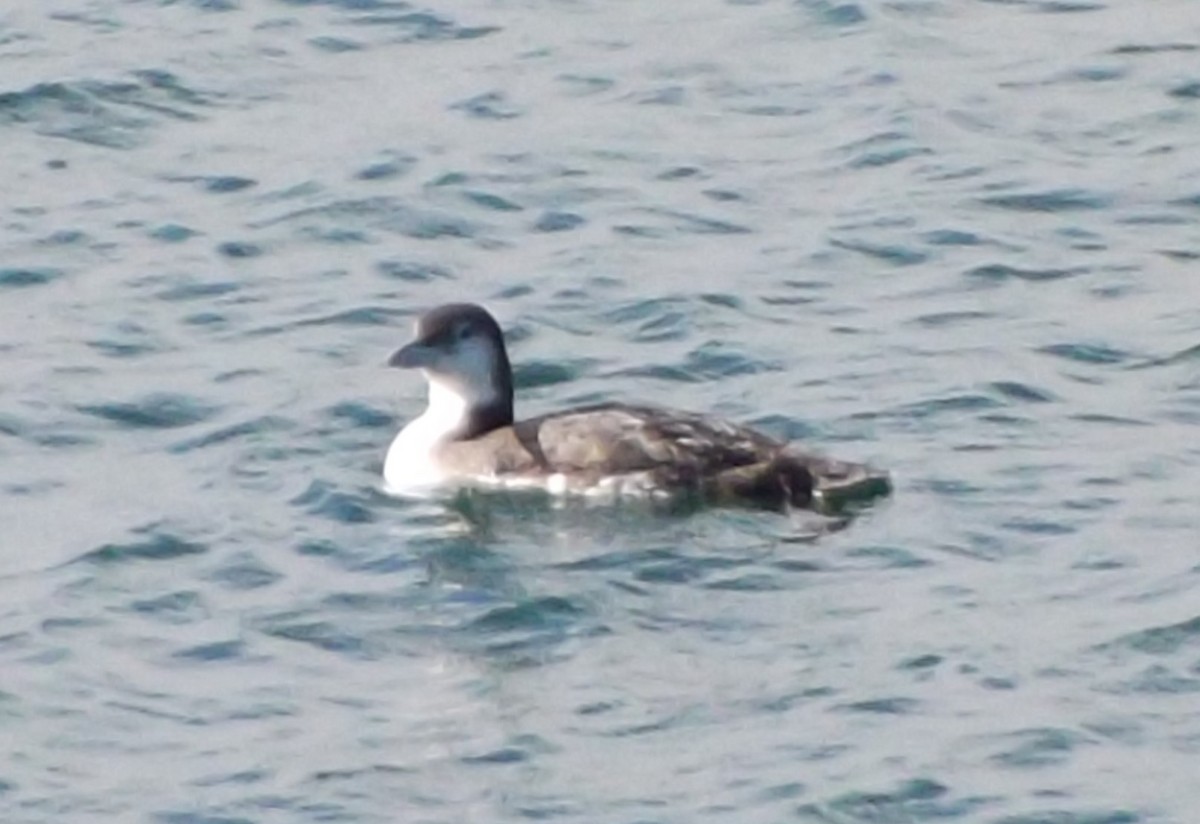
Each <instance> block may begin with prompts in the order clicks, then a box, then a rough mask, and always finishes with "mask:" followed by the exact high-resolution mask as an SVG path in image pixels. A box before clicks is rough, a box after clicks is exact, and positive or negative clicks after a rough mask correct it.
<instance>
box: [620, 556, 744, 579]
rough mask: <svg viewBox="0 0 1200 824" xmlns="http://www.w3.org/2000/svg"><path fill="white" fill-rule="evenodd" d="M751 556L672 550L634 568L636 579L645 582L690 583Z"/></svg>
mask: <svg viewBox="0 0 1200 824" xmlns="http://www.w3.org/2000/svg"><path fill="white" fill-rule="evenodd" d="M750 561H751V559H750V558H728V557H722V556H719V555H704V556H700V555H683V554H679V553H676V552H671V553H669V554H667V555H666V556H663V557H660V558H656V559H654V560H647V561H644V562H643V563H641V564H639V565H638V566H637V567H634V568H633V569H632V571H633V577H634V580H637V581H640V582H641V583H644V584H690V583H693V582H696V581H700V580H703V579H704V578H707V577H708V576H709V575H711V574H712V573H713V572H719V571H724V570H729V569H734V568H736V567H740V566H744V565H746V564H748V563H750Z"/></svg>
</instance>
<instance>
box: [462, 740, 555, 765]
mask: <svg viewBox="0 0 1200 824" xmlns="http://www.w3.org/2000/svg"><path fill="white" fill-rule="evenodd" d="M556 751H557V748H556V747H554V746H551V744H550V743H549V742H548V741H546V740H545V739H544V738H542V737H540V736H537V735H517V736H513V738H512V740H511V741H510V742H509V743H508V744H506V745H505V746H503V747H499V748H498V749H494V750H489V751H488V752H485V753H481V754H480V755H466V756H462V757H461V758H460V759H459V760H460V761H461V762H462V763H463V764H467V765H470V766H490V765H503V764H521V763H524V762H526V761H530V760H531V759H533V758H534V757H535V756H537V755H545V754H549V753H553V752H556Z"/></svg>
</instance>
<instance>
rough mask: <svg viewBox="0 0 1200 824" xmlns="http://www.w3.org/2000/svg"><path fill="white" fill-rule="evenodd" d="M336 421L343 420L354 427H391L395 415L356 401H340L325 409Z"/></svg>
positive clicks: (393, 423) (393, 424) (394, 420)
mask: <svg viewBox="0 0 1200 824" xmlns="http://www.w3.org/2000/svg"><path fill="white" fill-rule="evenodd" d="M325 414H326V415H328V416H329V417H331V418H333V419H334V420H336V421H345V422H346V423H348V424H349V425H350V426H351V427H353V428H355V429H372V430H375V429H391V428H392V427H393V426H395V425H396V416H395V415H393V414H391V413H390V412H384V411H382V410H379V409H376V408H375V407H373V406H368V405H367V404H365V403H361V402H358V401H342V402H341V403H337V404H334V405H333V406H331V407H329V408H328V409H326V410H325Z"/></svg>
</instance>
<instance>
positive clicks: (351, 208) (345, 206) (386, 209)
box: [251, 196, 480, 240]
mask: <svg viewBox="0 0 1200 824" xmlns="http://www.w3.org/2000/svg"><path fill="white" fill-rule="evenodd" d="M342 222H347V224H348V225H345V226H342V225H341V224H342ZM284 223H289V224H295V225H296V226H297V230H298V231H299V232H300V233H301V234H310V235H311V234H313V233H317V234H321V233H328V232H330V231H332V230H334V229H338V228H344V229H348V230H350V231H362V230H363V228H364V227H373V228H376V229H379V230H381V231H385V232H390V233H393V234H398V235H402V236H404V237H410V238H414V239H417V240H437V239H439V238H473V237H476V236H477V235H478V234H479V233H480V226H479V224H477V223H476V222H474V221H471V220H468V219H466V218H463V217H460V216H459V215H453V214H447V213H444V212H436V211H432V210H428V209H416V208H413V207H411V206H408V205H406V204H405V203H403V202H402V201H401V200H400V199H399V198H395V197H383V196H381V197H368V198H360V199H357V200H339V201H336V202H334V203H331V204H328V205H325V206H315V207H310V208H304V209H299V210H296V211H294V212H289V213H287V214H284V215H281V216H279V217H275V218H271V219H270V220H267V221H262V222H259V223H257V224H254V225H253V226H252V227H251V228H259V229H261V228H268V227H270V226H274V225H278V224H284ZM331 224H332V225H331Z"/></svg>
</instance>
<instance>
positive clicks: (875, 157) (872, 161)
mask: <svg viewBox="0 0 1200 824" xmlns="http://www.w3.org/2000/svg"><path fill="white" fill-rule="evenodd" d="M839 151H840V152H841V153H842V154H844V155H848V156H849V157H850V160H849V166H850V168H852V169H874V168H880V167H883V166H891V165H893V164H895V163H899V162H900V161H902V160H907V159H908V158H910V157H918V156H920V155H927V154H932V151H931V150H930V149H929V148H927V147H924V146H915V145H913V139H912V136H911V135H908V134H904V133H903V132H896V131H889V132H881V133H879V134H875V135H872V136H870V137H868V138H866V139H864V140H856V141H854V142H852V143H848V144H846V145H845V146H842V147H840V149H839Z"/></svg>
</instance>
